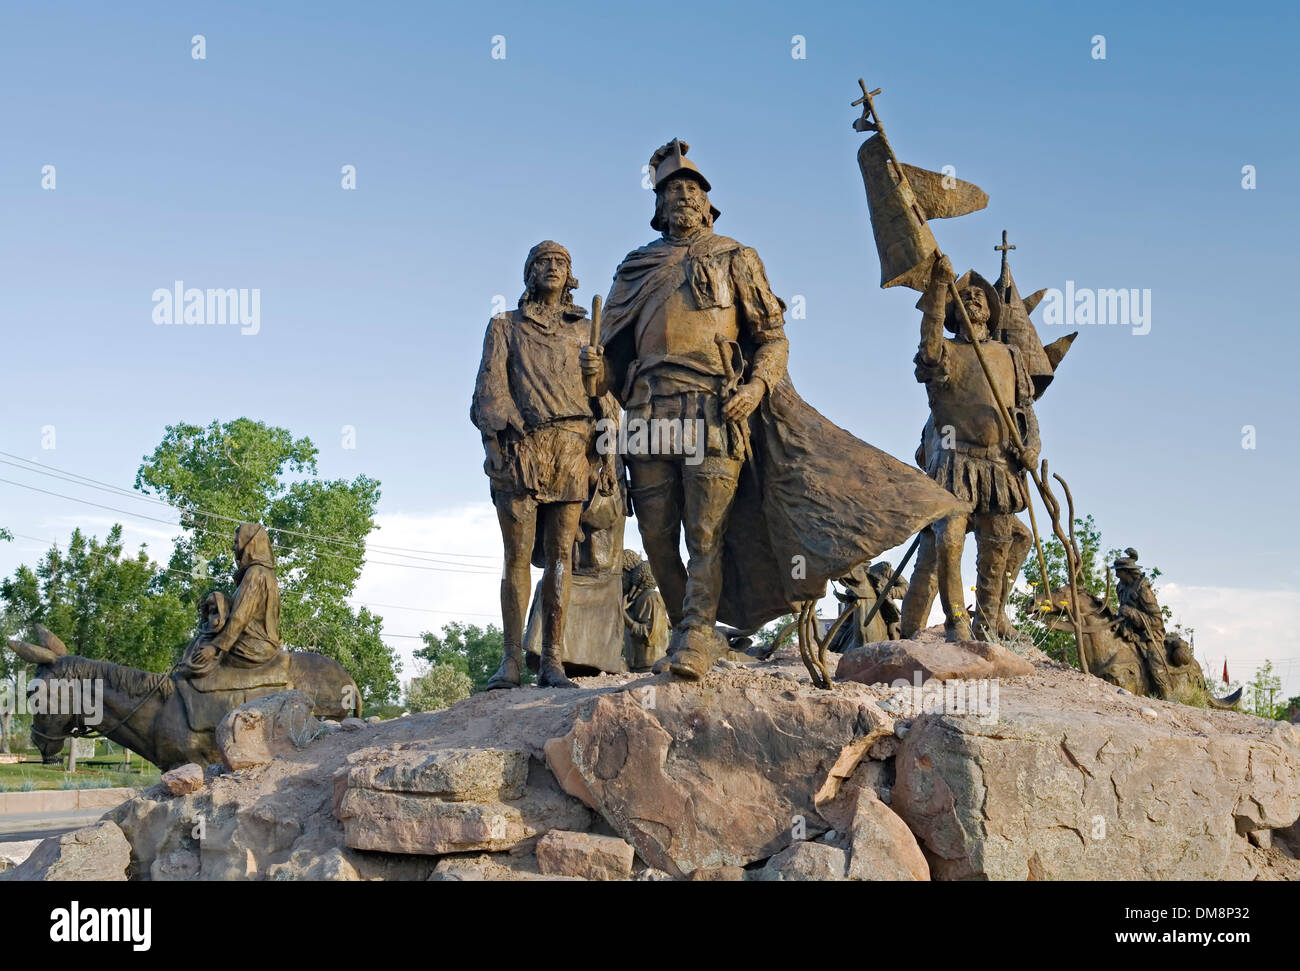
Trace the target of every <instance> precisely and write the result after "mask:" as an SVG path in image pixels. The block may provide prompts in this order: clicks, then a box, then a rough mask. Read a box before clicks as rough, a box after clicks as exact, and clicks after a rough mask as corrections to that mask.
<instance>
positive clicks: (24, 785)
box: [0, 756, 161, 792]
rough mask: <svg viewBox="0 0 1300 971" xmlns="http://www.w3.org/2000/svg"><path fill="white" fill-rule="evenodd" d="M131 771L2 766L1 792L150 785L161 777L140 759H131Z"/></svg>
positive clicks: (25, 764)
mask: <svg viewBox="0 0 1300 971" xmlns="http://www.w3.org/2000/svg"><path fill="white" fill-rule="evenodd" d="M131 768H132V769H133V770H135V771H131V772H122V771H120V770H118V769H117V768H115V767H110V766H99V765H86V764H84V763H82V764H81V765H78V766H77V771H76V772H71V773H69V772H65V771H64V769H63V766H61V765H42V764H41V763H40V762H19V763H18V764H16V765H0V792H31V791H32V790H34V789H110V788H115V787H118V786H133V787H139V786H151V785H153V784H155V783H156V782H157V781H158V778H159V776H160V775H161V773H160V772H159V771H158V769H156V768H155V767H154V766H152V765H148V764H147V763H144V762H143V760H141V759H140V758H139V756H135V757H133V758H132V760H131Z"/></svg>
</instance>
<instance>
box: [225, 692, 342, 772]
mask: <svg viewBox="0 0 1300 971" xmlns="http://www.w3.org/2000/svg"><path fill="white" fill-rule="evenodd" d="M314 709H315V706H314V704H313V702H312V700H311V698H309V697H308V696H307V695H305V694H303V693H302V692H301V691H280V692H277V693H276V694H273V695H263V696H262V697H261V698H255V699H254V700H252V701H249V702H246V703H245V704H242V705H240V706H239V707H238V708H236V709H235V710H234V711H231V712H229V713H228V714H227V715H226V717H225V718H223V719H221V723H220V724H219V725H217V748H218V750H219V751H220V752H221V761H222V762H223V763H225V766H226V768H227V769H230V770H231V771H236V770H238V769H251V768H253V767H254V766H258V765H266V764H267V763H268V762H271V761H273V760H274V759H275V758H276V757H277V756H281V755H285V754H287V753H288V752H291V751H293V750H294V749H300V748H305V747H306V746H307V745H309V744H310V743H311V742H312V741H314V740H315V739H316V738H317V737H318V736H319V735H320V734H321V732H322V731H323V729H322V727H321V723H320V722H319V721H318V720H317V719H316V716H315V715H314V714H313V713H312V712H313V711H314Z"/></svg>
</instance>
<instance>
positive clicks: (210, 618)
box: [176, 590, 230, 678]
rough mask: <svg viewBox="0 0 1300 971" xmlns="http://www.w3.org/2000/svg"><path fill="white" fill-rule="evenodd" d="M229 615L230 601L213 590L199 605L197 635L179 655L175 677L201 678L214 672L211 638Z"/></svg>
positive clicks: (214, 654)
mask: <svg viewBox="0 0 1300 971" xmlns="http://www.w3.org/2000/svg"><path fill="white" fill-rule="evenodd" d="M229 615H230V600H229V598H227V597H226V595H225V594H224V593H222V592H221V591H220V590H213V591H212V592H211V593H209V594H208V595H207V596H206V597H204V598H203V600H202V602H201V603H200V604H199V630H198V634H197V635H196V636H195V638H194V640H192V641H190V643H189V646H188V647H186V648H185V653H184V654H183V655H181V661H180V664H178V665H177V666H176V677H178V678H201V677H203V676H204V675H205V674H211V673H212V672H213V671H215V670H216V667H217V650H216V648H214V647H212V646H211V645H212V638H213V637H215V636H216V635H217V634H218V633H220V631H221V629H222V628H224V627H225V626H226V618H227V617H229ZM204 648H207V650H204Z"/></svg>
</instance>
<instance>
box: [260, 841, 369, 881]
mask: <svg viewBox="0 0 1300 971" xmlns="http://www.w3.org/2000/svg"><path fill="white" fill-rule="evenodd" d="M266 879H268V880H312V881H335V882H347V881H356V880H360V879H361V875H360V874H358V873H357V868H356V867H354V866H353V865H352V863H351V861H350V860H348V858H347V856H345V855H344V851H343V850H342V849H340V848H339V847H337V846H332V847H330V848H329V849H328V850H325V851H324V852H323V853H316V852H313V851H311V850H308V849H300V850H294V851H293V853H292V854H290V856H289V859H287V860H286V861H284V862H283V863H274V864H272V865H271V866H269V867H267V869H266Z"/></svg>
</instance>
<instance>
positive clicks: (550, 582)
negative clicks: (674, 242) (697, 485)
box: [470, 240, 599, 689]
mask: <svg viewBox="0 0 1300 971" xmlns="http://www.w3.org/2000/svg"><path fill="white" fill-rule="evenodd" d="M524 285H525V289H524V293H523V296H521V297H520V298H519V307H518V309H516V310H513V311H511V312H509V313H504V314H498V315H496V316H495V317H493V318H492V320H491V321H490V322H489V323H488V328H487V335H486V336H485V337H484V340H483V360H482V363H481V364H480V366H479V372H478V380H477V382H476V384H475V387H474V401H473V405H472V406H471V408H470V420H471V421H472V422H473V423H474V424H475V426H477V428H478V429H479V432H480V433H481V434H482V436H483V449H484V451H485V452H486V455H487V458H486V460H485V462H484V470H485V471H486V472H487V474H488V478H489V479H490V480H491V494H492V502H493V504H494V505H495V506H496V511H497V520H498V522H499V523H500V526H501V537H502V540H503V542H504V544H505V569H504V574H503V576H502V579H501V620H502V625H501V626H502V633H503V635H504V642H505V644H504V651H503V657H502V659H501V666H500V667H499V668H498V669H497V672H496V673H495V674H494V675H493V676H492V679H491V680H490V681H489V682H488V685H487V686H488V688H489V689H492V688H517V687H519V679H520V667H521V665H522V663H523V634H524V621H525V618H526V617H527V613H528V596H529V591H530V589H531V586H532V584H531V578H530V574H529V564H530V561H531V559H532V555H533V547H534V541H535V539H536V538H537V530H538V527H539V525H540V527H541V531H542V543H541V546H542V550H543V555H544V561H545V562H544V572H543V574H542V590H541V593H542V609H543V626H542V652H541V661H540V667H539V670H538V679H537V682H538V684H539V685H542V686H544V687H551V688H572V687H576V685H574V683H573V682H572V681H570V680H569V679H568V677H566V676H565V673H564V666H563V635H564V612H565V607H566V606H567V604H568V600H569V588H570V582H571V579H572V572H573V543H574V537H575V535H576V533H577V529H578V520H579V517H580V516H581V515H582V509H583V503H584V502H586V500H587V498H588V495H589V490H590V489H591V488H592V487H593V485H594V480H595V479H596V478H597V473H598V467H599V463H598V462H595V461H593V459H594V457H595V455H594V445H595V418H596V416H595V412H594V403H593V400H592V398H591V397H590V396H589V395H588V394H587V389H586V387H585V386H584V384H583V376H582V371H581V369H580V367H579V361H578V358H579V353H580V350H581V348H582V347H583V345H584V344H586V343H587V342H588V339H589V335H588V333H587V325H586V324H585V323H583V319H584V318H585V317H586V315H587V312H586V310H584V309H583V308H582V307H578V306H576V305H575V304H574V303H573V300H572V297H571V294H572V292H573V290H574V289H576V288H577V286H578V281H577V280H576V279H574V277H573V273H572V270H571V260H570V258H569V252H568V250H566V249H565V248H564V247H563V246H561V245H560V244H559V243H555V242H552V241H550V240H545V241H543V242H541V243H538V244H537V245H536V246H534V247H533V248H532V249H531V250H530V251H529V253H528V258H527V260H526V261H525V263H524Z"/></svg>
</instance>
